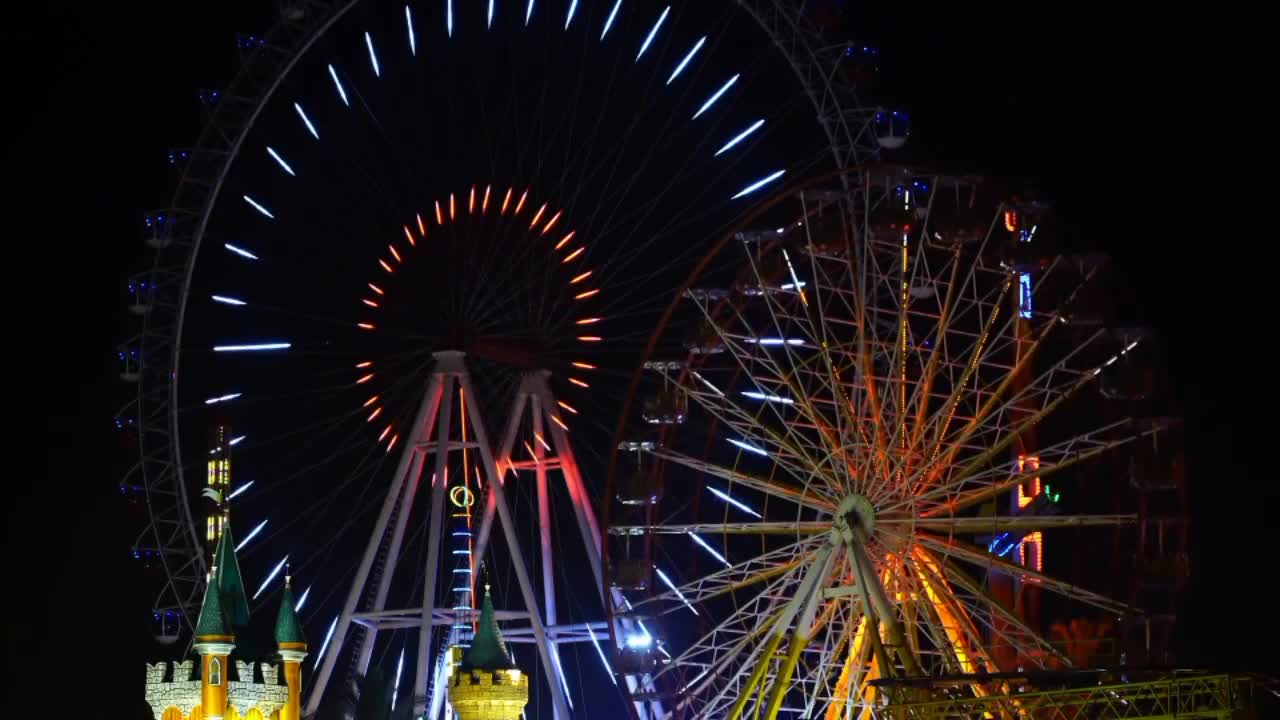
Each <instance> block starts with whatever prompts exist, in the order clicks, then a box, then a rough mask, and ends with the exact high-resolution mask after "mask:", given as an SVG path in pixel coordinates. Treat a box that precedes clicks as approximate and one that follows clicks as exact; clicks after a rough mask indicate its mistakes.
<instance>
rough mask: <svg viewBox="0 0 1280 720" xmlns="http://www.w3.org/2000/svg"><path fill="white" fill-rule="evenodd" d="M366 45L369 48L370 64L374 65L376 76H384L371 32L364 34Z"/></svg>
mask: <svg viewBox="0 0 1280 720" xmlns="http://www.w3.org/2000/svg"><path fill="white" fill-rule="evenodd" d="M364 46H365V47H367V48H369V64H370V65H373V75H374V77H382V68H380V67H378V53H376V52H374V50H373V37H372V36H371V35H369V33H365V34H364Z"/></svg>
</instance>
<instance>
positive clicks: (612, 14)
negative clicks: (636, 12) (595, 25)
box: [600, 0, 622, 40]
mask: <svg viewBox="0 0 1280 720" xmlns="http://www.w3.org/2000/svg"><path fill="white" fill-rule="evenodd" d="M620 7H622V0H618V1H617V2H615V3H614V4H613V9H612V10H610V11H609V18H608V19H607V20H605V21H604V30H601V31H600V39H601V40H604V36H605V35H608V34H609V28H611V27H613V19H614V18H615V17H617V16H618V8H620Z"/></svg>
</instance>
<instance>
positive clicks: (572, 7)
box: [564, 0, 578, 692]
mask: <svg viewBox="0 0 1280 720" xmlns="http://www.w3.org/2000/svg"><path fill="white" fill-rule="evenodd" d="M577 11H578V0H569V13H568V15H566V16H565V18H564V29H565V30H568V29H569V23H571V22H573V14H574V13H575V12H577ZM566 692H567V690H566Z"/></svg>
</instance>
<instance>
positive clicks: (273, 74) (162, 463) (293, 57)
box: [122, 0, 876, 630]
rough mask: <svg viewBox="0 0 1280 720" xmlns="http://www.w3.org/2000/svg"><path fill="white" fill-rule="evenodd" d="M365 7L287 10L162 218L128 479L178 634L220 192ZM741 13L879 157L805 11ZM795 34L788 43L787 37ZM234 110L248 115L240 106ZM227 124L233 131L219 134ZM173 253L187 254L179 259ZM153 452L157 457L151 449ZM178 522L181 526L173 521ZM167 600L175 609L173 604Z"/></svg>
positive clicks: (839, 122) (242, 72) (192, 540)
mask: <svg viewBox="0 0 1280 720" xmlns="http://www.w3.org/2000/svg"><path fill="white" fill-rule="evenodd" d="M359 2H360V0H344V1H342V2H335V3H319V2H317V3H308V4H307V5H306V6H305V7H301V6H295V7H290V8H285V9H284V10H283V11H282V13H281V16H280V18H279V19H278V21H277V23H276V25H275V26H274V27H273V28H272V29H271V30H270V31H268V32H267V33H266V35H265V42H264V43H263V44H262V45H261V46H259V47H257V48H255V49H253V50H252V51H251V52H249V53H247V54H246V55H245V56H243V57H242V62H241V63H240V66H239V68H238V70H237V73H236V75H235V77H234V78H233V80H232V82H231V83H230V84H229V85H228V86H227V91H226V93H225V94H224V95H223V96H222V98H221V99H220V100H219V101H218V103H217V105H216V106H215V107H214V108H213V110H212V111H210V113H209V116H208V119H207V121H206V122H205V124H204V126H203V128H202V129H201V131H200V133H199V135H198V139H197V141H196V143H195V144H194V145H193V146H191V148H190V151H189V152H190V156H191V159H192V161H197V160H198V161H202V162H203V161H205V160H206V157H208V158H215V159H216V161H215V162H214V163H212V164H213V165H215V166H216V172H215V173H213V175H214V178H213V182H212V183H211V184H207V183H202V182H200V180H199V179H198V178H197V177H195V173H193V172H192V164H191V163H189V164H188V165H187V166H185V167H184V168H183V170H182V172H181V175H180V177H179V180H178V182H177V185H176V187H175V189H174V191H173V194H172V195H171V200H170V203H169V207H168V208H166V209H165V210H164V212H165V213H166V214H169V215H170V222H171V224H169V225H167V226H166V227H165V228H164V229H163V230H162V231H161V232H162V235H161V238H162V240H163V243H164V244H163V246H160V245H157V251H156V255H155V258H154V260H153V261H152V263H151V264H150V269H149V274H148V278H150V279H151V280H152V281H153V282H154V281H156V280H157V279H159V280H161V281H163V282H164V283H165V285H166V291H167V292H168V293H169V294H168V298H169V299H172V300H173V301H175V302H174V303H173V304H172V306H170V307H167V308H166V312H167V313H168V315H169V316H168V317H167V318H164V320H165V322H162V321H161V320H160V319H159V318H157V316H156V309H158V307H159V305H160V304H159V303H153V307H152V309H151V311H150V312H149V313H147V314H145V315H144V316H143V318H142V323H141V328H140V330H139V331H138V333H137V335H136V336H135V338H136V343H137V348H138V352H139V355H140V357H146V354H147V351H148V349H150V348H155V349H157V350H160V351H161V352H160V357H162V358H163V361H162V362H163V364H162V365H161V366H160V367H155V366H154V365H153V364H152V363H151V362H147V361H143V369H142V371H141V372H139V373H138V377H137V379H136V381H135V384H136V387H137V392H136V399H135V400H133V401H132V402H131V404H134V411H133V413H132V414H133V415H135V416H136V422H137V427H138V435H139V438H140V439H139V446H140V447H139V460H138V463H137V465H135V466H134V468H133V469H131V470H130V471H129V473H128V475H129V476H131V475H133V474H134V473H135V471H136V472H137V474H139V475H140V476H141V478H142V487H143V488H144V495H145V497H146V505H147V523H148V525H147V527H146V528H144V529H143V530H142V531H141V533H140V535H139V536H138V537H139V539H141V538H144V537H147V536H150V538H151V540H152V541H153V542H154V545H155V547H156V549H157V551H158V555H159V558H160V562H161V565H162V567H163V569H164V573H165V579H164V582H163V584H162V586H161V588H160V590H159V592H158V594H157V598H156V602H155V604H154V610H155V611H156V612H157V613H160V612H170V611H174V610H176V611H177V612H178V614H179V616H180V617H181V620H182V621H181V623H179V625H180V626H181V625H185V626H186V628H187V629H188V630H190V629H191V628H192V627H193V624H194V622H195V618H194V617H193V614H194V613H193V612H192V609H193V608H195V607H196V606H197V605H198V603H199V586H200V583H201V582H202V580H203V578H204V575H205V570H206V568H205V558H204V557H203V554H202V553H201V552H200V550H199V548H200V542H199V528H198V525H197V523H196V522H195V518H194V516H193V515H192V512H191V507H190V503H189V497H188V492H187V488H186V484H185V481H184V478H183V467H182V453H181V449H180V445H179V443H180V436H179V427H178V425H179V398H178V392H179V390H178V382H179V377H178V368H179V359H180V358H179V356H180V353H181V350H182V336H183V325H184V321H185V316H186V309H187V308H186V304H187V300H188V299H189V297H190V292H191V282H192V277H193V274H194V271H195V263H196V258H197V256H198V253H199V249H200V246H201V244H202V241H203V238H204V235H205V231H206V229H207V225H208V222H209V219H210V217H211V216H212V214H213V207H214V205H215V204H216V202H217V200H218V198H219V196H220V193H221V189H222V185H223V183H224V181H225V179H226V177H227V175H228V173H229V171H230V170H231V168H232V167H233V165H235V161H236V159H237V157H238V155H239V152H240V149H241V147H242V145H243V143H244V141H245V139H246V138H247V136H248V134H249V132H250V131H251V130H252V129H253V127H254V126H255V125H256V123H257V118H258V116H259V114H260V113H261V111H262V110H263V109H264V108H265V107H266V105H267V104H268V103H269V102H270V101H271V99H272V98H273V97H274V96H275V94H276V91H277V89H278V88H279V86H280V85H281V84H282V83H283V82H284V80H285V79H286V78H287V77H288V76H289V75H290V74H291V72H292V70H293V68H294V67H295V65H296V64H297V63H298V62H299V61H300V60H301V59H302V58H303V56H305V55H306V54H307V52H308V51H309V50H310V48H311V47H312V46H313V45H314V44H315V43H316V42H317V41H318V40H320V38H322V37H324V36H325V35H326V34H327V33H328V32H329V30H330V29H331V28H332V27H333V25H335V24H336V23H337V22H338V21H339V20H341V19H342V17H343V16H345V15H346V14H347V13H348V12H349V11H350V10H351V9H353V8H354V7H355V6H356V5H357V4H358V3H359ZM736 5H738V6H739V7H741V8H742V9H743V10H744V11H745V12H746V13H747V14H748V15H749V16H751V17H752V19H753V20H755V21H756V23H757V24H758V25H759V26H760V28H761V29H762V30H763V31H764V32H765V34H766V35H767V36H768V38H769V40H770V42H771V43H772V44H773V45H774V47H775V48H776V50H777V51H778V52H779V53H780V54H781V55H782V57H783V58H784V59H785V60H786V61H787V62H788V64H790V65H791V67H792V69H793V72H794V73H795V75H796V77H797V80H798V81H799V82H800V84H801V87H802V88H803V89H804V92H805V93H806V95H807V97H808V98H809V101H810V103H811V104H813V105H814V108H815V110H816V111H817V112H818V117H819V124H820V125H821V127H822V128H823V130H824V132H825V134H826V135H827V139H828V143H827V144H828V146H829V147H830V148H831V150H832V152H833V154H834V156H835V160H836V163H837V165H838V166H843V165H845V164H847V163H848V162H849V161H850V160H851V159H856V158H857V157H858V156H859V153H861V152H866V153H874V152H876V146H875V139H874V138H873V137H868V136H869V133H868V128H869V123H870V117H861V116H860V115H858V111H859V110H860V107H861V106H860V105H859V104H858V103H857V101H856V98H854V97H853V96H852V92H851V89H850V88H848V87H847V86H846V85H845V84H844V83H841V82H839V81H838V79H836V78H835V77H834V75H835V66H834V64H832V63H828V64H826V65H825V66H824V64H823V62H822V58H820V57H819V49H817V48H816V47H815V44H814V43H813V39H814V37H815V36H816V32H815V31H814V29H812V28H809V27H808V25H807V22H808V19H807V17H805V16H804V14H803V9H801V8H794V7H790V6H789V4H788V3H786V2H785V0H761V1H759V2H755V3H749V2H739V3H736ZM290 12H299V13H300V16H298V17H290V16H289V13H290ZM770 13H772V15H770ZM771 18H777V19H780V20H785V21H786V26H785V27H778V26H775V25H771V24H770V22H769V21H770V19H771ZM787 29H789V30H790V32H791V35H790V36H787V35H784V34H783V31H785V30H787ZM278 38H284V39H285V41H286V42H285V43H282V44H281V45H280V46H277V45H274V44H272V41H274V40H276V39H278ZM260 64H261V65H267V64H269V65H270V68H269V69H270V74H269V77H268V78H267V79H266V80H265V81H262V80H257V79H255V78H253V77H252V74H253V71H255V70H259V69H260ZM819 86H820V87H819ZM245 88H247V89H251V90H253V89H256V90H257V92H255V93H252V94H251V95H249V96H247V97H246V96H242V95H241V94H240V93H241V92H242V90H243V89H245ZM815 88H817V89H815ZM233 103H235V104H240V105H241V107H234V106H233ZM246 103H247V106H248V108H249V111H248V113H247V115H245V116H242V117H237V116H236V111H237V110H239V109H242V107H243V105H244V104H246ZM863 114H865V113H863ZM226 116H230V117H231V122H227V117H226ZM220 121H221V122H224V123H226V125H222V126H220V125H219V122H220ZM229 130H230V132H229ZM229 135H230V137H228V136H229ZM841 149H843V152H842V150H841ZM189 194H190V195H192V196H193V200H192V201H188V200H187V197H188V195H189ZM197 206H198V207H197ZM173 216H183V217H184V222H187V223H189V222H190V218H191V217H193V216H194V217H196V218H197V220H196V222H195V230H194V232H191V233H190V234H189V236H188V237H186V238H182V237H181V233H178V232H175V230H174V225H173V224H172V217H173ZM174 248H176V249H178V250H179V251H180V252H176V253H175V252H172V249H174ZM157 290H158V287H157V285H155V284H153V290H152V294H153V298H154V296H155V294H157ZM166 346H167V347H166ZM152 405H155V406H157V407H156V410H158V411H159V412H155V411H152V412H148V409H149V408H150V406H152ZM166 406H167V407H166ZM122 414H128V411H127V410H126V411H122ZM152 445H154V446H155V447H154V449H150V448H151V446H152ZM153 467H154V469H153ZM175 514H176V518H173V519H165V518H166V517H169V516H172V515H175ZM161 523H167V524H168V525H169V526H172V534H171V535H169V536H167V537H164V536H162V530H161ZM137 544H138V543H135V545H137ZM175 546H176V547H175ZM173 558H176V560H173ZM180 586H183V587H182V588H180ZM166 596H170V597H171V598H172V600H171V601H170V602H166V600H167V598H166Z"/></svg>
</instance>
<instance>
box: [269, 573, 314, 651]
mask: <svg viewBox="0 0 1280 720" xmlns="http://www.w3.org/2000/svg"><path fill="white" fill-rule="evenodd" d="M285 573H286V574H285V576H284V592H283V593H281V594H280V612H278V613H276V643H277V644H279V645H283V644H285V643H304V642H306V641H307V638H306V637H304V636H303V634H302V625H300V624H299V623H298V613H297V612H295V611H294V609H293V606H294V605H295V604H296V603H295V602H294V600H293V586H292V585H291V584H290V581H289V575H288V571H287V570H286V571H285Z"/></svg>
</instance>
